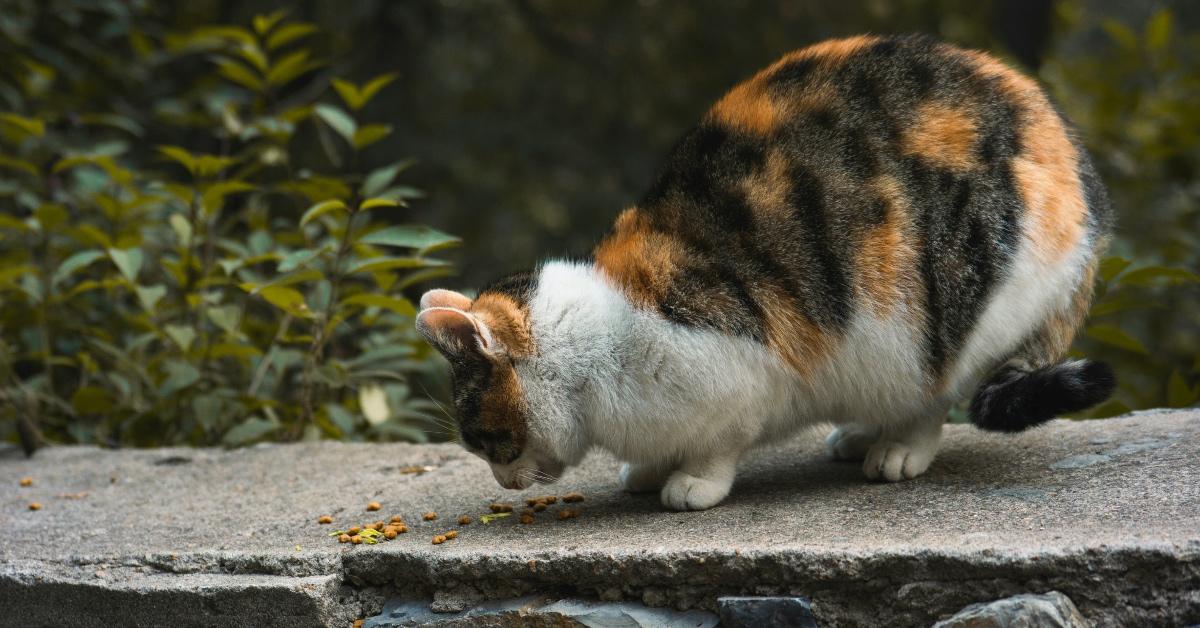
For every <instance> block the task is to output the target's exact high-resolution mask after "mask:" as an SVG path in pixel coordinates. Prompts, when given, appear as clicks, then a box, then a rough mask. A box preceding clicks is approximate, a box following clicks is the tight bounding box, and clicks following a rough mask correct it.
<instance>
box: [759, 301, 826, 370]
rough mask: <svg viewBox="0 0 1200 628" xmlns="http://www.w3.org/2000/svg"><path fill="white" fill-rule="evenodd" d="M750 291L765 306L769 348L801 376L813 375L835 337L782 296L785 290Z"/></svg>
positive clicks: (764, 319) (764, 316)
mask: <svg viewBox="0 0 1200 628" xmlns="http://www.w3.org/2000/svg"><path fill="white" fill-rule="evenodd" d="M750 292H751V297H752V298H753V299H754V300H755V301H756V302H757V303H758V306H759V307H760V308H761V309H762V313H763V323H764V325H765V327H766V336H767V347H768V348H770V349H771V350H772V351H774V352H775V353H776V355H778V356H779V357H780V358H782V359H783V361H784V362H787V364H788V365H789V366H791V367H792V368H793V369H795V371H796V372H797V373H799V374H800V375H801V376H802V377H807V376H809V375H811V374H812V373H813V372H814V371H816V369H817V367H818V366H819V365H820V364H821V362H822V360H823V359H824V358H825V357H826V356H828V355H829V353H830V351H831V350H832V347H833V340H834V339H833V338H832V337H831V336H830V335H829V334H828V333H826V332H825V331H823V330H821V329H820V328H819V327H817V326H816V325H815V324H814V323H813V322H812V321H811V320H809V319H808V317H807V316H805V315H804V314H803V313H801V312H800V307H799V305H798V304H796V303H794V302H792V300H791V299H789V298H786V297H785V296H783V295H784V294H785V293H784V292H783V290H780V289H778V288H774V287H766V288H760V289H752V290H751V291H750Z"/></svg>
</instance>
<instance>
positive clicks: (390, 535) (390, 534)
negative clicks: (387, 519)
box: [383, 528, 400, 541]
mask: <svg viewBox="0 0 1200 628" xmlns="http://www.w3.org/2000/svg"><path fill="white" fill-rule="evenodd" d="M397 534H400V533H399V532H397V531H396V528H388V529H387V530H386V531H385V532H384V533H383V535H384V536H386V537H387V538H388V540H389V541H390V540H392V539H394V538H396V535H397Z"/></svg>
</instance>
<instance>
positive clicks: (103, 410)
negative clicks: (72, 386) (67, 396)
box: [71, 386, 113, 414]
mask: <svg viewBox="0 0 1200 628" xmlns="http://www.w3.org/2000/svg"><path fill="white" fill-rule="evenodd" d="M71 407H72V408H74V409H75V413H76V414H108V413H109V412H111V411H112V409H113V398H112V395H111V394H109V392H108V391H107V390H105V389H103V388H100V387H99V386H84V387H82V388H79V389H76V391H75V394H73V395H71Z"/></svg>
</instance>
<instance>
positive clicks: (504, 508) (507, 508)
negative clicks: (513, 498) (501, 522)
mask: <svg viewBox="0 0 1200 628" xmlns="http://www.w3.org/2000/svg"><path fill="white" fill-rule="evenodd" d="M489 508H491V509H492V512H512V511H513V506H512V504H502V503H496V504H492V505H491V506H489Z"/></svg>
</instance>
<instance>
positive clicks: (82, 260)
mask: <svg viewBox="0 0 1200 628" xmlns="http://www.w3.org/2000/svg"><path fill="white" fill-rule="evenodd" d="M101 257H104V253H102V252H100V251H80V252H78V253H76V254H74V255H72V256H70V257H68V258H67V259H65V260H63V263H61V264H59V265H58V268H57V269H56V270H55V271H54V276H53V277H52V278H51V280H50V283H51V285H58V284H60V283H62V281H63V280H64V279H66V278H67V277H70V276H71V275H73V274H75V272H76V271H78V270H80V269H81V268H84V267H85V266H87V265H88V264H91V263H92V262H94V261H96V260H98V259H100V258H101Z"/></svg>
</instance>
